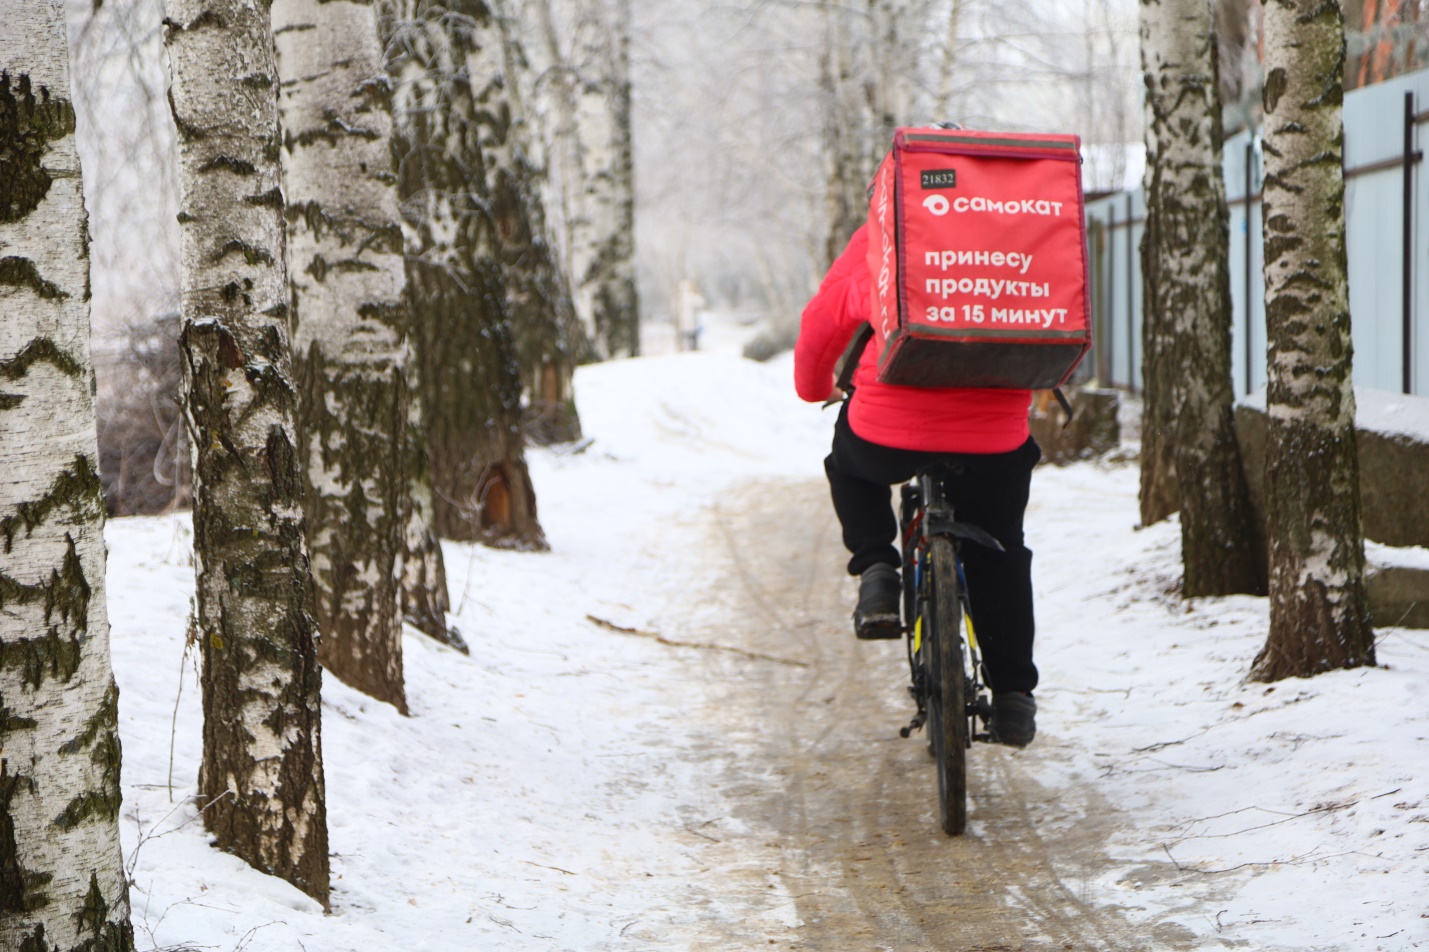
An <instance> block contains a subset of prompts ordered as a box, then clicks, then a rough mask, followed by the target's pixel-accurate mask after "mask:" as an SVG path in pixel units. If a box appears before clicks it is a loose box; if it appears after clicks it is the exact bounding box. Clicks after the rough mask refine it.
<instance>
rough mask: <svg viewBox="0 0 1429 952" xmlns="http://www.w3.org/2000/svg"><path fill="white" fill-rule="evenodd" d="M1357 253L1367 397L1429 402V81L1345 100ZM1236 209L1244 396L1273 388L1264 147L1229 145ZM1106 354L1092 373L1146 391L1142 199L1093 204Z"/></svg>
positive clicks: (1235, 356) (1097, 317) (1100, 351)
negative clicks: (1425, 134)
mask: <svg viewBox="0 0 1429 952" xmlns="http://www.w3.org/2000/svg"><path fill="white" fill-rule="evenodd" d="M1344 117H1345V228H1346V232H1345V244H1346V247H1347V250H1348V257H1349V281H1350V317H1351V322H1352V326H1353V336H1354V348H1355V354H1354V381H1355V384H1356V386H1362V387H1373V388H1375V389H1378V390H1390V391H1394V392H1402V393H1417V394H1429V282H1424V281H1422V280H1419V278H1418V273H1417V272H1418V271H1419V268H1420V266H1421V264H1422V263H1424V262H1425V261H1426V260H1429V229H1426V228H1425V220H1426V219H1425V212H1426V211H1429V209H1426V206H1425V195H1424V190H1423V189H1422V188H1421V183H1420V176H1421V170H1422V167H1423V153H1422V152H1421V151H1419V148H1418V146H1417V144H1416V143H1417V140H1418V136H1419V130H1420V127H1421V126H1423V125H1424V124H1425V123H1426V122H1429V71H1423V72H1418V73H1412V74H1410V75H1407V76H1401V77H1398V78H1396V79H1393V80H1390V81H1388V82H1384V83H1380V84H1378V85H1375V86H1370V87H1366V88H1364V89H1357V90H1355V91H1353V92H1351V93H1349V94H1347V95H1346V96H1345V106H1344ZM1223 167H1224V169H1225V179H1226V197H1227V200H1228V202H1229V205H1230V272H1231V300H1232V306H1233V308H1234V318H1233V325H1232V332H1231V333H1232V364H1233V367H1232V374H1233V377H1234V380H1235V389H1236V394H1237V395H1238V396H1239V395H1244V394H1246V393H1248V392H1251V391H1254V390H1257V389H1259V388H1260V387H1263V386H1265V379H1266V369H1265V353H1266V331H1265V280H1264V276H1263V272H1262V262H1263V259H1262V255H1261V219H1260V214H1261V210H1260V186H1261V155H1260V140H1259V139H1258V138H1257V137H1255V136H1253V135H1252V134H1251V133H1249V132H1242V133H1239V134H1238V135H1235V136H1233V137H1231V138H1230V139H1228V140H1226V144H1225V156H1224V162H1223ZM1086 213H1087V235H1088V242H1089V245H1090V265H1091V281H1092V311H1093V320H1094V322H1095V328H1094V334H1095V340H1096V343H1095V346H1094V349H1093V359H1092V360H1091V361H1090V363H1091V365H1092V366H1091V371H1092V373H1094V374H1095V375H1096V377H1097V379H1098V380H1099V381H1101V382H1102V383H1103V384H1109V385H1111V386H1116V387H1123V388H1127V389H1131V390H1133V391H1139V390H1140V389H1141V299H1142V288H1141V251H1140V245H1141V235H1142V232H1143V230H1144V224H1145V219H1146V206H1145V202H1144V200H1143V195H1142V190H1141V189H1136V190H1134V191H1130V192H1120V193H1117V194H1115V195H1109V196H1106V197H1103V198H1099V199H1096V200H1092V201H1088V202H1087V204H1086Z"/></svg>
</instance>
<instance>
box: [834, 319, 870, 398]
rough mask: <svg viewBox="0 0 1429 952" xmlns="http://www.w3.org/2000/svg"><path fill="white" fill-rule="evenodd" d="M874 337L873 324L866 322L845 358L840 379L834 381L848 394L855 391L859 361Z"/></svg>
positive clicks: (836, 385)
mask: <svg viewBox="0 0 1429 952" xmlns="http://www.w3.org/2000/svg"><path fill="white" fill-rule="evenodd" d="M872 339H873V325H872V324H869V323H866V322H865V323H864V325H863V329H862V330H861V331H859V332H858V336H857V337H855V338H854V339H853V346H852V347H850V348H849V352H848V356H847V357H845V358H844V365H843V369H841V370H840V371H839V379H838V380H836V381H834V386H835V387H837V388H839V389H840V390H842V391H843V392H844V393H846V394H850V393H853V374H854V371H855V370H857V369H858V361H859V358H861V357H862V356H863V351H864V348H866V347H867V346H868V342H869V341H870V340H872ZM830 402H835V401H830ZM826 405H827V404H826Z"/></svg>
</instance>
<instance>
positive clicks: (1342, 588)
mask: <svg viewBox="0 0 1429 952" xmlns="http://www.w3.org/2000/svg"><path fill="white" fill-rule="evenodd" d="M1265 51H1266V66H1267V71H1266V80H1265V116H1266V122H1265V143H1264V149H1265V193H1264V194H1265V199H1264V212H1263V216H1264V228H1265V299H1266V302H1267V305H1266V321H1267V324H1268V331H1269V337H1270V362H1269V386H1268V390H1267V403H1268V408H1267V409H1268V423H1269V429H1268V433H1267V447H1266V452H1267V457H1266V509H1267V514H1268V520H1267V521H1268V524H1269V530H1268V531H1269V534H1270V634H1269V637H1268V638H1267V640H1266V643H1265V647H1264V648H1263V649H1262V650H1261V652H1260V655H1259V656H1258V657H1257V658H1256V660H1255V665H1254V667H1253V669H1252V672H1251V676H1252V677H1253V678H1255V679H1257V680H1263V681H1274V680H1278V679H1280V678H1284V677H1292V676H1308V675H1312V674H1316V673H1319V672H1321V671H1326V670H1329V669H1331V668H1348V667H1357V666H1360V665H1372V664H1374V632H1373V630H1372V629H1371V627H1370V618H1369V608H1368V602H1367V599H1366V596H1365V586H1364V537H1363V531H1362V525H1361V515H1360V497H1359V459H1358V453H1357V448H1356V445H1355V429H1354V421H1355V397H1354V391H1353V389H1352V388H1351V381H1350V371H1351V360H1352V347H1351V343H1350V311H1349V287H1348V281H1347V278H1346V258H1345V217H1344V211H1345V209H1344V195H1345V187H1344V173H1343V161H1344V126H1343V123H1342V119H1341V107H1342V103H1343V99H1344V97H1343V87H1342V85H1341V77H1342V75H1343V73H1342V69H1343V65H1344V25H1343V21H1342V14H1341V10H1340V6H1339V4H1338V3H1337V2H1334V0H1330V2H1325V0H1271V2H1269V3H1268V4H1267V5H1266V7H1265Z"/></svg>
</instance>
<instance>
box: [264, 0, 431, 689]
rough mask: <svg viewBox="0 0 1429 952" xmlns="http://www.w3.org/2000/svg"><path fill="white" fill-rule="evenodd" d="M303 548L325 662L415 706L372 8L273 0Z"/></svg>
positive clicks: (400, 326)
mask: <svg viewBox="0 0 1429 952" xmlns="http://www.w3.org/2000/svg"><path fill="white" fill-rule="evenodd" d="M272 22H273V33H274V37H275V39H276V42H277V50H278V72H279V77H280V79H281V81H282V92H281V94H280V95H279V100H278V101H279V107H280V110H281V112H280V119H281V121H282V127H283V191H284V194H285V195H286V197H287V201H288V206H287V222H288V261H289V268H288V274H289V280H290V281H291V282H292V294H293V297H292V300H293V311H292V316H291V322H292V327H293V355H294V373H295V375H296V378H297V382H298V388H299V400H298V422H299V433H300V436H301V438H302V447H303V448H302V451H301V452H302V457H303V461H304V466H303V470H304V473H305V475H306V485H307V492H306V495H305V498H306V502H307V505H306V507H305V508H306V516H307V527H308V547H309V552H310V557H311V559H312V566H313V579H314V582H315V583H316V588H317V601H316V605H317V622H318V629H319V631H321V632H322V641H321V648H320V651H319V656H320V657H321V659H322V664H323V667H324V668H326V669H327V670H328V671H330V672H332V673H333V674H334V675H335V676H337V677H338V678H340V679H341V680H343V681H344V682H346V683H347V684H350V685H352V686H353V687H355V688H357V689H358V690H360V691H363V692H365V693H367V694H370V695H371V696H373V697H375V698H377V699H379V700H382V701H387V702H389V703H391V704H393V705H394V706H396V707H397V709H398V710H400V711H403V712H404V713H405V711H406V709H407V701H406V691H405V689H404V686H403V681H402V614H401V564H400V558H401V553H402V548H403V545H404V541H405V529H406V526H405V523H404V516H405V515H406V514H407V512H408V509H409V506H410V503H409V500H408V499H407V498H406V496H407V493H408V484H407V473H406V468H405V463H406V454H405V451H404V444H403V439H404V437H405V434H404V432H403V431H404V429H405V427H406V422H407V421H406V414H407V407H406V399H407V394H406V379H405V376H404V374H405V372H406V367H405V354H406V346H407V341H406V332H407V324H408V312H407V307H406V300H405V288H406V275H405V272H404V264H403V258H402V254H403V247H402V225H401V219H400V212H399V210H398V201H397V190H396V184H395V179H394V177H393V174H392V116H391V111H390V108H389V102H390V95H391V89H390V86H389V84H388V82H387V77H386V75H385V73H384V72H383V65H382V48H381V45H380V44H379V43H378V40H377V21H376V18H375V17H374V15H373V11H372V7H371V6H369V5H367V4H359V3H353V2H349V0H335V2H320V0H275V2H274V3H273V5H272Z"/></svg>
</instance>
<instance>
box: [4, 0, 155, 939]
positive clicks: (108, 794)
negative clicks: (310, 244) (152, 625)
mask: <svg viewBox="0 0 1429 952" xmlns="http://www.w3.org/2000/svg"><path fill="white" fill-rule="evenodd" d="M0 23H3V24H4V28H3V29H0V315H3V318H0V472H3V473H4V476H3V477H0V947H3V948H5V949H15V950H32V949H33V950H37V952H41V950H42V952H51V950H54V952H81V950H97V949H105V950H109V952H131V950H132V949H133V948H134V932H133V929H132V928H131V927H130V924H129V885H128V881H127V880H126V879H125V875H124V865H123V858H122V856H121V854H120V848H119V805H120V787H119V762H120V752H119V689H118V688H117V687H116V686H115V684H114V675H113V673H112V672H111V670H110V664H109V617H108V613H107V612H106V610H105V603H104V588H105V586H104V568H105V567H104V562H105V550H104V499H103V495H102V490H101V488H100V483H99V460H98V453H99V449H98V442H97V439H96V436H95V419H94V399H93V387H94V371H93V368H92V366H91V364H90V354H89V237H88V234H87V232H86V223H85V214H84V202H83V198H82V196H81V191H80V170H79V155H78V153H77V152H76V149H75V135H74V130H75V113H74V107H73V105H72V104H71V101H70V81H69V52H68V49H67V47H66V44H65V22H64V12H63V8H62V7H61V5H60V4H59V3H56V2H52V0H0Z"/></svg>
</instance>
